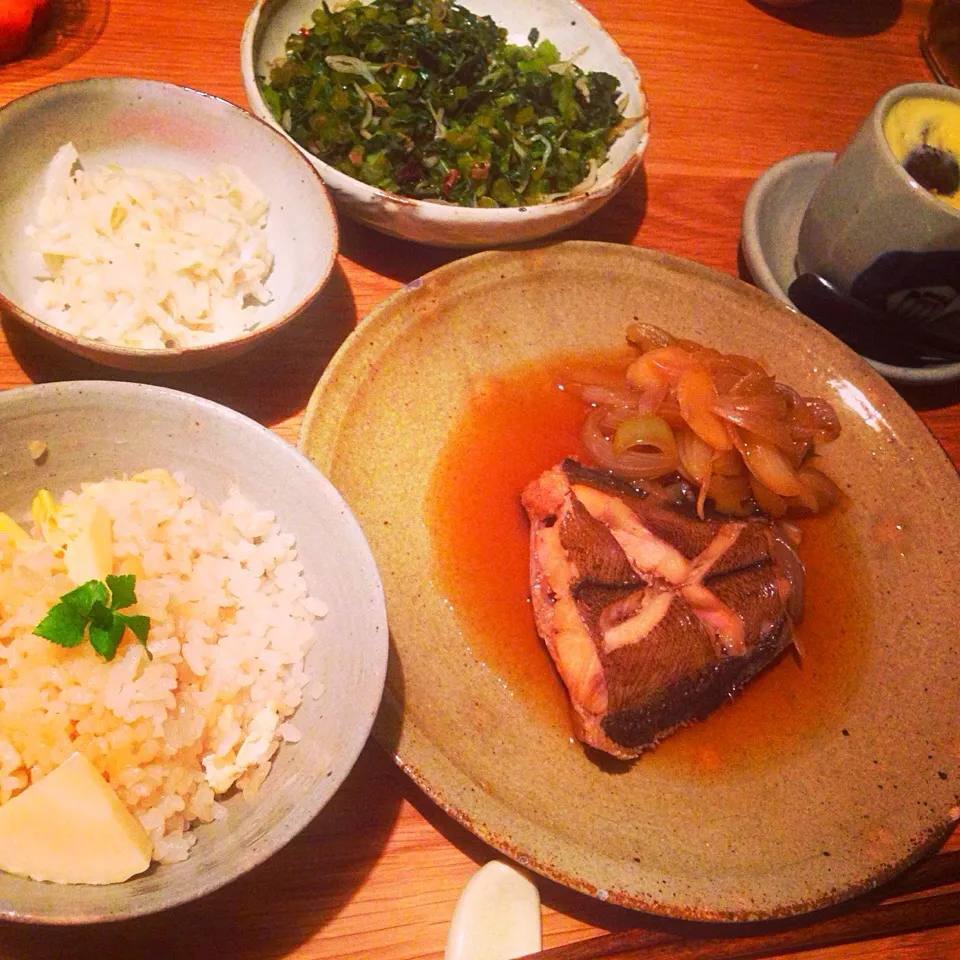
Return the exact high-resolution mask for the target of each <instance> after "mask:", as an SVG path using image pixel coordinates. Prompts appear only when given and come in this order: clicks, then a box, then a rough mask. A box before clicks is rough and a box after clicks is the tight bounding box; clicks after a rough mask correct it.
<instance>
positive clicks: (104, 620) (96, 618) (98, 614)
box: [87, 600, 113, 630]
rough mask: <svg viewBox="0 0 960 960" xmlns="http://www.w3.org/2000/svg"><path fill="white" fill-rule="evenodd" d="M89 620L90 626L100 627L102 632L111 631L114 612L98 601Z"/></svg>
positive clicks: (91, 609) (89, 614)
mask: <svg viewBox="0 0 960 960" xmlns="http://www.w3.org/2000/svg"><path fill="white" fill-rule="evenodd" d="M87 619H88V620H89V621H90V626H92V627H99V628H100V629H101V630H109V629H110V624H112V623H113V611H112V610H111V609H110V608H109V607H108V606H106V604H103V603H101V602H100V601H99V600H98V601H97V602H96V603H95V604H94V605H93V606H92V607H91V608H90V612H89V613H88V614H87Z"/></svg>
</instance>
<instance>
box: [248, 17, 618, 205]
mask: <svg viewBox="0 0 960 960" xmlns="http://www.w3.org/2000/svg"><path fill="white" fill-rule="evenodd" d="M312 19H313V26H312V27H309V28H307V27H305V28H303V29H302V30H301V31H300V32H299V33H296V34H293V35H292V36H290V37H289V38H288V40H287V45H286V54H287V56H286V59H285V60H283V61H281V62H279V63H277V64H276V65H275V66H274V67H273V69H272V70H271V71H270V76H269V78H266V77H260V78H259V81H260V86H261V89H262V91H263V97H264V100H265V102H266V103H267V105H268V106H269V108H270V110H271V112H272V113H273V114H274V116H275V117H276V118H277V120H278V121H279V122H280V123H281V124H282V125H283V127H284V129H286V130H287V131H288V132H289V133H290V135H291V136H292V137H293V138H294V139H295V140H296V141H297V142H298V143H300V144H301V145H302V146H304V147H305V148H306V149H307V150H309V151H310V152H311V153H313V154H314V155H315V156H317V157H319V158H320V159H321V160H323V161H325V162H326V163H328V164H330V165H331V166H333V167H335V168H337V169H338V170H340V171H342V172H343V173H345V174H347V175H348V176H351V177H354V178H356V179H358V180H362V181H363V182H364V183H368V184H370V185H371V186H375V187H380V188H381V189H383V190H387V191H390V192H392V193H399V194H402V195H404V196H409V197H416V198H418V199H430V200H443V201H448V202H451V203H456V204H460V205H462V206H469V207H497V206H519V205H521V204H535V203H543V202H546V201H548V200H550V199H551V198H552V197H553V196H556V195H558V194H564V193H568V192H569V191H570V190H572V189H573V188H574V187H575V186H577V184H579V183H581V182H583V181H584V180H585V179H586V178H587V177H588V176H590V175H591V173H592V172H593V171H595V170H596V169H597V168H599V166H600V165H601V164H602V163H603V162H604V160H605V159H606V157H607V151H608V148H609V146H610V144H611V143H613V141H614V140H616V138H617V137H618V136H619V135H620V134H621V133H623V131H624V130H626V129H628V128H629V126H631V125H632V123H633V122H635V121H633V120H627V119H624V117H623V114H622V112H621V110H620V107H619V105H618V101H619V99H620V88H619V82H618V80H617V78H616V77H613V76H611V75H610V74H607V73H600V72H596V73H586V72H584V71H582V70H581V69H580V68H579V67H577V66H576V65H574V64H573V63H571V62H565V61H561V59H560V54H559V52H558V51H557V48H556V47H555V46H554V45H553V44H552V43H551V42H550V41H549V40H541V39H540V34H539V31H538V30H537V29H535V28H534V29H532V30H531V31H530V33H529V35H528V37H527V39H528V43H527V44H526V45H525V46H518V45H515V44H510V43H507V41H506V36H507V31H506V30H504V29H502V28H501V27H498V26H497V25H496V24H495V23H494V21H493V20H492V19H491V18H490V17H489V16H484V17H481V16H478V15H476V14H474V13H471V12H470V11H469V10H467V9H465V8H464V7H462V6H460V4H458V3H455V2H453V0H374V2H373V3H370V4H367V5H364V4H362V3H360V2H358V0H353V2H351V3H349V4H347V5H346V6H345V7H343V8H341V9H338V10H336V11H331V9H330V7H329V6H328V5H327V4H326V3H325V2H324V3H323V5H322V6H321V7H320V8H319V9H317V10H316V11H314V13H313V18H312Z"/></svg>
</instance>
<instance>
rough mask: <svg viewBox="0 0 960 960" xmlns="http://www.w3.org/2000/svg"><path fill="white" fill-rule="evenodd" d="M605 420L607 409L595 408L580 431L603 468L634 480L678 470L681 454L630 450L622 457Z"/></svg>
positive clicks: (585, 445)
mask: <svg viewBox="0 0 960 960" xmlns="http://www.w3.org/2000/svg"><path fill="white" fill-rule="evenodd" d="M603 420H604V411H603V410H591V411H590V413H588V414H587V418H586V420H585V421H584V424H583V429H582V430H581V433H580V439H581V441H582V442H583V445H584V447H585V448H586V450H587V452H588V453H589V454H590V456H591V457H592V458H593V459H594V460H595V461H596V462H597V463H598V464H600V466H601V467H603V468H604V469H606V470H610V471H612V472H613V473H615V474H616V475H617V476H621V477H627V478H629V479H631V480H650V479H652V478H654V477H662V476H663V475H664V474H666V473H673V472H674V471H676V469H677V466H678V463H677V457H676V456H675V455H674V456H672V457H671V456H668V455H667V454H664V453H662V452H660V451H657V452H655V453H649V452H642V451H636V450H627V451H625V452H624V453H621V454H620V455H619V456H618V455H617V454H616V452H615V451H614V449H613V444H612V442H611V441H610V438H609V437H608V436H607V433H606V432H605V430H604V428H603Z"/></svg>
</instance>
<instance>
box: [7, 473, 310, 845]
mask: <svg viewBox="0 0 960 960" xmlns="http://www.w3.org/2000/svg"><path fill="white" fill-rule="evenodd" d="M62 502H63V504H64V505H66V504H71V505H73V506H74V507H75V508H76V510H77V512H79V513H81V514H82V512H83V508H84V507H85V505H86V504H87V503H88V502H89V503H97V504H99V505H100V506H102V507H103V508H104V509H105V510H106V511H107V512H108V513H109V515H110V517H111V520H112V523H113V541H114V572H131V569H136V570H137V571H138V573H137V579H136V593H137V601H138V602H137V606H136V607H135V608H131V609H129V610H125V611H124V612H126V613H134V612H136V613H143V614H146V615H147V616H149V617H150V620H151V626H150V635H149V639H148V646H149V650H150V653H151V654H152V656H153V659H152V660H150V659H148V657H147V653H146V651H145V650H144V648H143V646H142V645H141V644H140V643H138V642H137V641H136V640H135V639H132V638H131V635H130V634H129V632H128V633H127V635H126V637H125V638H124V640H123V642H122V643H121V645H120V647H119V649H118V651H117V655H116V658H115V659H114V660H113V661H112V662H109V663H108V662H106V661H104V660H103V659H102V658H101V657H100V656H99V655H98V654H97V653H96V652H95V651H94V650H93V648H92V647H91V646H90V644H89V643H88V642H86V641H85V642H84V643H83V644H81V645H80V646H78V647H74V648H64V647H60V646H57V645H56V644H54V643H51V642H50V641H48V640H45V639H42V638H40V637H37V636H35V635H34V634H33V633H32V630H33V628H34V627H35V626H36V624H37V623H39V621H40V620H41V619H42V618H43V617H44V616H45V614H46V612H47V610H48V609H49V608H50V607H51V606H52V605H53V604H55V603H56V602H57V601H58V600H59V598H60V596H61V595H63V594H64V593H66V592H67V591H68V590H71V589H73V587H74V584H73V582H72V581H71V580H70V579H69V577H67V575H66V572H65V567H64V562H63V560H62V559H61V558H60V557H58V556H57V555H56V553H55V550H54V548H53V547H51V546H50V545H49V544H48V543H46V542H45V541H44V540H43V539H41V537H40V534H39V528H35V531H34V538H33V539H31V540H29V541H26V542H21V543H19V544H18V543H16V542H15V541H14V539H13V538H10V537H8V536H7V535H5V534H3V533H0V803H3V802H6V801H7V800H8V799H10V797H11V796H13V795H15V794H17V793H19V792H20V791H22V790H23V789H25V788H26V787H27V786H28V785H29V784H30V783H33V782H35V781H36V780H38V779H39V778H41V777H43V776H44V775H46V774H47V773H49V772H50V771H51V770H52V769H53V768H54V767H55V766H57V765H58V764H59V763H61V762H62V761H64V760H65V759H66V758H67V757H68V756H69V755H70V754H71V753H72V752H73V751H75V750H79V751H80V752H82V753H83V754H85V755H86V757H87V758H88V759H89V760H90V761H91V762H92V763H93V764H94V765H95V766H96V767H97V769H98V770H100V772H101V773H102V774H103V775H104V777H105V778H106V779H107V781H108V782H109V783H110V784H111V786H112V787H113V788H114V789H115V790H116V791H117V793H118V795H119V796H120V798H121V799H122V800H123V801H124V803H126V805H127V806H128V807H129V808H130V809H131V810H132V811H133V812H134V814H135V815H136V816H137V817H138V818H139V820H140V822H141V824H142V825H143V827H144V828H145V829H146V831H147V832H148V834H149V835H150V837H151V839H152V841H153V844H154V859H155V860H158V861H161V862H173V861H178V860H183V859H185V858H186V857H187V855H188V851H189V849H190V847H191V845H192V844H193V842H194V839H195V838H194V837H193V836H192V835H191V834H190V833H189V832H188V831H189V828H190V826H191V825H192V824H193V823H196V822H208V821H210V820H212V819H214V818H219V817H221V816H223V815H224V814H225V811H224V808H223V807H222V805H221V804H219V803H218V802H217V800H216V797H217V796H218V795H220V794H223V793H225V792H228V791H231V790H234V789H236V790H238V791H240V792H242V794H243V795H244V796H245V797H247V798H248V799H249V798H250V797H252V796H253V795H254V794H255V793H256V791H257V789H258V788H259V786H260V784H261V783H262V782H263V780H264V778H265V777H266V776H267V774H268V772H269V770H270V766H271V761H272V757H273V755H274V754H275V752H276V750H277V748H278V746H279V745H280V743H281V741H284V742H287V743H290V744H295V743H296V742H297V741H298V740H299V739H300V732H299V731H298V729H297V728H296V726H295V725H294V724H293V723H292V722H291V721H290V720H289V718H290V717H291V715H292V714H293V713H294V711H295V710H296V709H297V706H298V705H299V704H300V701H301V699H302V696H303V690H304V688H305V687H306V686H307V685H308V683H310V681H311V678H310V677H309V675H308V674H307V672H306V669H305V663H304V658H305V656H306V653H307V650H308V649H309V647H310V645H311V643H312V641H313V637H314V630H315V626H314V622H315V620H316V619H317V618H318V617H320V616H323V615H324V613H325V612H326V607H325V606H324V604H323V603H322V602H320V601H319V600H317V599H315V598H311V597H310V596H309V595H308V592H307V585H306V582H305V580H304V577H303V569H302V567H301V565H300V563H299V561H298V560H297V553H296V548H295V544H294V541H293V537H291V536H290V535H289V534H286V533H283V532H281V531H280V530H279V528H278V526H277V523H276V520H275V518H274V516H273V514H271V513H268V512H265V511H260V510H257V509H255V508H254V507H253V505H252V504H251V503H250V502H249V501H248V500H246V499H245V498H244V497H242V496H241V495H240V494H238V493H236V492H232V493H231V494H230V495H229V497H228V498H227V499H226V501H225V502H224V503H222V504H221V505H219V506H212V505H210V504H208V503H206V502H204V501H203V500H201V498H200V497H199V496H197V494H196V492H195V491H194V490H193V488H192V487H190V486H189V485H188V484H187V483H186V482H185V481H184V479H183V477H181V476H179V475H178V476H176V477H171V476H170V474H167V473H166V472H165V471H147V472H146V473H145V474H141V475H138V478H135V479H133V480H107V481H104V482H101V483H92V484H87V485H84V486H83V487H82V488H81V491H80V493H79V494H67V495H65V496H64V497H63V500H62ZM139 564H142V568H141V567H140V566H139ZM311 686H312V684H311ZM294 749H295V748H294Z"/></svg>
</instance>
